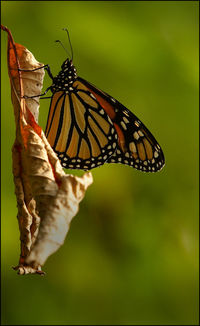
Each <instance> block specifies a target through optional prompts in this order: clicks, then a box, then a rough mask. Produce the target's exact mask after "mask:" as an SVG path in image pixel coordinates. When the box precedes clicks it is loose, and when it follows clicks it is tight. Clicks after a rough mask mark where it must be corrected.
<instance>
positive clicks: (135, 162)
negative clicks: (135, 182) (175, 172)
mask: <svg viewBox="0 0 200 326" xmlns="http://www.w3.org/2000/svg"><path fill="white" fill-rule="evenodd" d="M78 80H79V81H80V82H81V83H83V84H84V85H85V86H87V88H88V89H89V91H90V92H91V93H92V94H93V96H94V97H95V99H96V100H97V101H98V102H99V104H100V105H101V107H102V108H103V109H104V110H105V112H106V113H107V115H108V116H109V117H110V119H111V121H112V123H113V125H114V128H115V131H116V133H117V136H118V143H117V149H116V151H115V153H114V154H113V155H112V156H111V157H109V158H108V160H107V163H123V164H127V165H130V166H132V167H134V168H136V169H138V170H141V171H144V172H156V171H159V170H161V169H162V167H163V166H164V164H165V159H164V154H163V152H162V149H161V147H160V145H159V144H158V142H157V141H156V139H155V138H154V136H153V135H152V134H151V132H150V131H149V130H148V129H147V128H146V127H145V125H144V124H143V123H142V122H141V121H140V120H139V119H138V118H137V117H136V116H135V115H134V114H133V113H132V112H131V111H129V110H128V109H127V108H126V107H125V106H123V105H122V104H121V103H120V102H118V101H117V100H116V99H114V98H113V97H111V96H110V95H109V94H107V93H105V92H102V91H101V90H99V89H98V88H96V87H95V86H94V85H92V84H91V83H89V82H87V81H86V80H84V79H82V78H80V77H78Z"/></svg>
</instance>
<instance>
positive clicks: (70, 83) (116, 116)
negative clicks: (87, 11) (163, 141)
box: [42, 29, 165, 172]
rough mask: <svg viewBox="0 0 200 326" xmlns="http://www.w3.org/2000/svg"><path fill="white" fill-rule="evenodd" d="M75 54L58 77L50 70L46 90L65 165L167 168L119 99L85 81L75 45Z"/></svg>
mask: <svg viewBox="0 0 200 326" xmlns="http://www.w3.org/2000/svg"><path fill="white" fill-rule="evenodd" d="M65 30H66V31H67V33H68V38H69V32H68V30H67V29H65ZM57 42H60V41H57ZM60 43H61V42H60ZM69 43H70V46H71V42H70V38H69ZM61 45H62V43H61ZM62 46H63V45H62ZM63 47H64V46H63ZM71 52H72V58H71V59H69V58H67V60H65V61H64V62H63V64H62V66H61V70H60V72H59V73H58V75H57V76H55V77H54V76H53V75H52V73H51V71H50V68H49V66H48V65H46V66H44V67H45V68H46V70H47V72H48V74H49V76H50V77H51V79H52V81H53V83H52V85H51V86H50V87H48V89H47V90H46V92H47V91H48V90H50V91H51V92H52V96H51V103H50V108H49V113H48V119H47V124H46V130H45V134H46V137H47V140H48V141H49V143H50V145H51V147H52V148H53V149H54V151H55V152H56V153H57V155H58V158H59V160H60V162H61V165H62V166H63V167H64V168H68V169H82V170H91V169H93V168H96V167H99V166H101V165H103V164H104V163H122V164H127V165H129V166H132V167H133V168H135V169H137V170H140V171H144V172H157V171H159V170H161V169H162V168H163V166H164V164H165V159H164V154H163V152H162V149H161V147H160V145H159V144H158V143H157V141H156V139H155V138H154V136H153V135H152V134H151V132H150V131H149V130H148V129H147V128H146V127H145V125H144V124H143V123H142V122H141V121H140V119H138V118H137V117H136V116H135V115H134V114H133V113H132V112H131V111H130V110H128V109H127V108H126V107H125V106H124V105H122V104H121V103H120V102H118V101H117V100H116V99H115V98H114V97H112V96H110V95H109V94H107V93H106V92H104V91H102V90H100V89H98V88H97V87H96V86H94V85H93V84H91V83H90V82H88V81H86V80H85V79H83V78H81V77H79V76H78V75H77V72H76V68H75V66H74V64H73V50H72V46H71ZM46 92H45V93H44V94H46ZM44 94H42V95H44Z"/></svg>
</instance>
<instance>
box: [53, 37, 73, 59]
mask: <svg viewBox="0 0 200 326" xmlns="http://www.w3.org/2000/svg"><path fill="white" fill-rule="evenodd" d="M55 42H57V43H60V44H61V45H62V47H63V49H64V50H65V52H66V53H67V54H68V55H69V56H70V54H69V52H68V51H67V49H66V48H65V47H64V45H63V44H62V42H61V41H60V40H56V41H55Z"/></svg>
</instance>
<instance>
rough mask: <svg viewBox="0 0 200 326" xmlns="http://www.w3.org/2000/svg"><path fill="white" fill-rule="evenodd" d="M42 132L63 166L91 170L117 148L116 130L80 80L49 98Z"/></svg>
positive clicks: (103, 161) (102, 162) (104, 160)
mask: <svg viewBox="0 0 200 326" xmlns="http://www.w3.org/2000/svg"><path fill="white" fill-rule="evenodd" d="M45 134H46V136H47V139H48V141H49V143H50V145H51V146H52V148H53V149H54V151H55V152H56V153H57V155H58V157H59V159H60V161H61V164H62V166H63V167H65V168H70V169H83V170H90V169H93V168H95V167H97V166H100V165H102V164H104V163H105V162H106V161H107V160H108V158H109V157H111V156H112V155H113V154H114V152H115V151H116V147H117V138H118V136H117V133H116V131H115V128H114V126H113V123H112V121H111V119H110V117H109V116H108V115H107V113H106V112H105V111H104V110H103V108H102V106H101V105H100V104H99V102H98V101H97V100H96V99H95V98H94V96H93V94H92V93H91V92H90V91H89V90H88V88H87V87H86V86H85V85H83V84H82V83H81V82H80V81H78V80H77V81H75V82H74V83H73V85H72V91H71V92H64V91H56V92H55V93H54V94H53V96H52V99H51V105H50V109H49V115H48V120H47V127H46V131H45Z"/></svg>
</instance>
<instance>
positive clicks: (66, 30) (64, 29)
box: [63, 28, 73, 61]
mask: <svg viewBox="0 0 200 326" xmlns="http://www.w3.org/2000/svg"><path fill="white" fill-rule="evenodd" d="M63 31H65V32H67V35H68V40H69V44H70V48H71V55H72V56H71V60H72V61H73V49H72V44H71V40H70V36H69V31H68V29H67V28H63Z"/></svg>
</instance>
